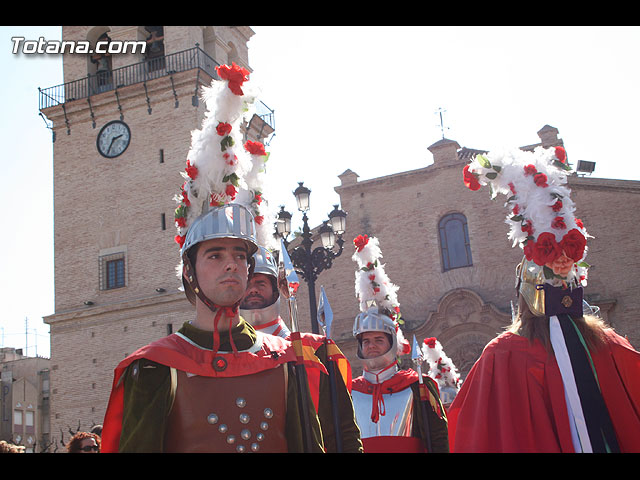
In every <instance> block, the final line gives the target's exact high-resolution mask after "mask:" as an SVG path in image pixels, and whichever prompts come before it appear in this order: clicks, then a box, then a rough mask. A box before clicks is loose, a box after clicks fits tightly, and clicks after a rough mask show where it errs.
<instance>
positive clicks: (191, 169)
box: [184, 160, 198, 180]
mask: <svg viewBox="0 0 640 480" xmlns="http://www.w3.org/2000/svg"><path fill="white" fill-rule="evenodd" d="M184 171H185V172H187V175H189V178H191V179H192V180H195V179H196V177H197V176H198V167H196V166H194V165H191V161H190V160H187V167H186V168H185V169H184Z"/></svg>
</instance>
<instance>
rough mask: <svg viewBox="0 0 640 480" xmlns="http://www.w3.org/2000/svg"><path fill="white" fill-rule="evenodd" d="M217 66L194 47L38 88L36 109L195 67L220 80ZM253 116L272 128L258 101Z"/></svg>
mask: <svg viewBox="0 0 640 480" xmlns="http://www.w3.org/2000/svg"><path fill="white" fill-rule="evenodd" d="M219 65H220V64H219V63H218V62H216V61H215V60H214V59H213V58H211V57H210V56H209V55H207V54H206V53H205V52H204V50H202V49H201V48H200V46H199V45H198V44H196V46H195V47H193V48H189V49H187V50H182V51H180V52H176V53H171V54H169V55H164V56H161V57H156V58H151V59H147V60H144V61H142V62H138V63H134V64H132V65H127V66H124V67H120V68H116V69H113V70H109V71H103V72H98V73H95V74H93V75H88V76H87V77H84V78H81V79H79V80H73V81H71V82H67V83H63V84H61V85H56V86H54V87H48V88H44V89H42V88H38V91H39V102H38V108H39V110H43V109H46V108H49V107H54V106H56V105H61V104H64V103H67V102H71V101H73V100H79V99H83V98H89V97H91V96H94V95H98V94H100V93H104V92H108V91H110V90H114V89H116V88H123V87H126V86H129V85H134V84H136V83H142V82H148V81H150V80H153V79H155V78H159V77H164V76H169V75H173V74H176V73H180V72H186V71H188V70H193V69H194V68H199V69H201V70H202V71H204V72H205V73H206V74H207V75H209V76H210V77H211V78H215V79H219V77H218V75H217V73H216V67H217V66H219ZM256 113H257V115H258V116H259V117H260V118H262V119H263V120H264V121H265V122H266V123H267V124H268V125H269V126H271V127H272V128H273V129H275V125H274V123H275V122H274V114H273V110H271V109H270V108H269V107H268V106H267V105H265V104H264V103H263V102H261V101H260V102H258V103H257V104H256Z"/></svg>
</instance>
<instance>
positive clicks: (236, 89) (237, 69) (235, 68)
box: [216, 62, 249, 95]
mask: <svg viewBox="0 0 640 480" xmlns="http://www.w3.org/2000/svg"><path fill="white" fill-rule="evenodd" d="M216 73H217V74H218V76H219V77H220V78H221V79H222V80H228V81H229V90H231V91H232V92H233V93H234V95H244V92H243V91H242V84H243V83H244V82H246V81H248V80H249V70H247V69H246V68H242V67H241V66H239V65H236V64H235V62H232V63H231V66H229V65H220V66H219V67H216Z"/></svg>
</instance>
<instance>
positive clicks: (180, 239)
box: [173, 235, 186, 248]
mask: <svg viewBox="0 0 640 480" xmlns="http://www.w3.org/2000/svg"><path fill="white" fill-rule="evenodd" d="M185 237H186V235H176V236H175V237H174V238H173V239H174V240H175V241H176V243H177V244H178V245H180V248H182V246H183V245H184V240H185Z"/></svg>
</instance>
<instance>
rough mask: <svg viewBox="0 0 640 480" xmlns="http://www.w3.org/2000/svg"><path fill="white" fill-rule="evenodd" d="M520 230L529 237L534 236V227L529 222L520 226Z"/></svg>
mask: <svg viewBox="0 0 640 480" xmlns="http://www.w3.org/2000/svg"><path fill="white" fill-rule="evenodd" d="M520 230H522V231H523V232H526V233H527V234H528V235H533V225H531V222H529V221H527V223H525V224H523V225H520Z"/></svg>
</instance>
